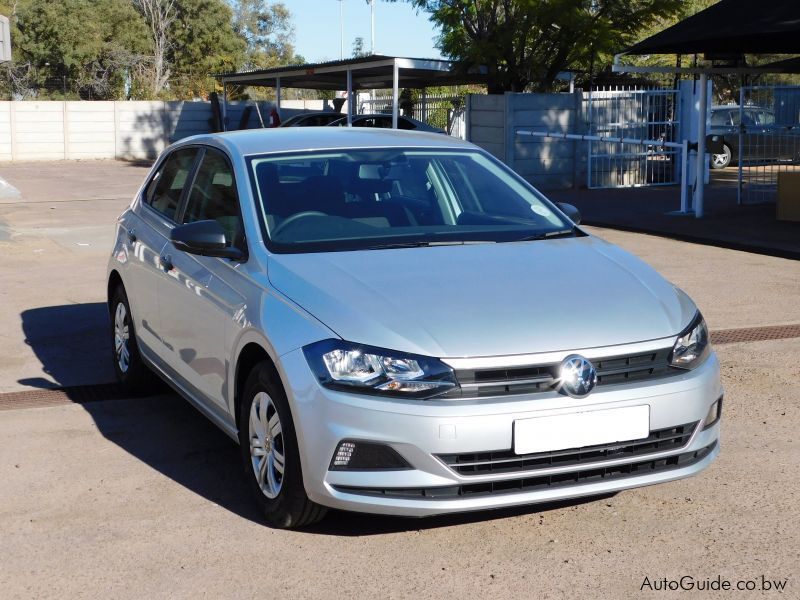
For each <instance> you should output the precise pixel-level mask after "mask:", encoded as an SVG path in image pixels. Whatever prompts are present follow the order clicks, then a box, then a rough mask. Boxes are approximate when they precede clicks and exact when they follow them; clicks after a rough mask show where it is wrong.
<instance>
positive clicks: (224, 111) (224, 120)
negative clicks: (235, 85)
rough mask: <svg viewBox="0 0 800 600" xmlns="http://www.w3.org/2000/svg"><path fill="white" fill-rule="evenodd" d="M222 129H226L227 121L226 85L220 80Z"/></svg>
mask: <svg viewBox="0 0 800 600" xmlns="http://www.w3.org/2000/svg"><path fill="white" fill-rule="evenodd" d="M221 112H222V123H221V125H222V131H227V129H228V127H227V123H228V85H227V84H226V83H225V80H224V79H223V80H222V111H221Z"/></svg>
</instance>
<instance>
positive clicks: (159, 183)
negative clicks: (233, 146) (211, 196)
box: [145, 148, 197, 221]
mask: <svg viewBox="0 0 800 600" xmlns="http://www.w3.org/2000/svg"><path fill="white" fill-rule="evenodd" d="M196 157H197V148H184V149H182V150H176V151H175V152H173V153H172V154H170V155H169V156H168V157H167V159H166V160H165V161H164V164H163V165H162V166H161V168H160V169H159V170H158V172H157V173H156V174H155V175H154V176H153V179H151V180H150V183H148V184H147V190H146V192H145V202H146V203H147V204H149V205H150V206H151V207H152V208H153V209H154V210H156V211H158V212H160V213H161V214H162V215H164V216H165V217H167V218H168V219H170V220H171V221H174V220H175V215H176V213H177V210H178V204H180V201H181V194H182V193H183V187H184V185H185V184H186V180H187V179H188V178H189V173H190V172H191V170H192V165H193V164H194V159H195V158H196Z"/></svg>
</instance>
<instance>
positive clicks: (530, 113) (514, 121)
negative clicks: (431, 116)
mask: <svg viewBox="0 0 800 600" xmlns="http://www.w3.org/2000/svg"><path fill="white" fill-rule="evenodd" d="M583 129H584V124H583V118H582V98H581V94H580V93H579V92H578V93H574V94H566V93H565V94H513V93H506V94H504V95H502V96H501V95H499V94H498V95H486V96H485V95H472V94H471V95H469V96H467V139H468V140H469V141H471V142H472V143H473V144H477V145H478V146H480V147H481V148H483V149H484V150H486V151H487V152H489V153H490V154H492V155H494V156H495V157H496V158H498V159H499V160H502V161H503V162H505V163H506V164H507V165H508V166H509V167H511V168H512V169H514V170H515V171H516V172H517V173H519V174H520V175H521V176H522V177H524V178H525V179H527V180H528V181H529V182H531V183H532V184H533V185H535V186H537V187H539V188H542V189H561V188H570V187H573V186H575V185H577V184H578V182H579V181H580V173H581V170H582V169H583V168H584V164H583V160H584V154H585V151H584V146H583V145H582V143H581V142H573V141H563V140H552V139H545V138H537V137H520V136H517V135H516V132H517V131H519V130H530V131H555V132H559V133H582V132H583Z"/></svg>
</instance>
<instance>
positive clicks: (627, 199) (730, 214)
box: [550, 168, 800, 259]
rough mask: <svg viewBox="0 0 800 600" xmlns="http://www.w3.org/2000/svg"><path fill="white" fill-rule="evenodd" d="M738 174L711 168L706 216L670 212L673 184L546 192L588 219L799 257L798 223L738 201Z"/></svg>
mask: <svg viewBox="0 0 800 600" xmlns="http://www.w3.org/2000/svg"><path fill="white" fill-rule="evenodd" d="M737 173H738V171H737V169H735V168H728V169H723V170H721V171H712V173H711V178H712V181H711V185H710V186H707V187H706V191H705V203H704V205H705V214H706V216H707V217H708V218H705V219H695V218H694V217H691V216H677V215H674V214H670V213H671V212H673V211H677V210H678V209H679V208H680V205H681V201H680V190H679V188H678V187H675V186H670V187H654V188H647V189H646V190H644V189H642V188H633V189H621V190H613V189H611V190H586V189H576V190H565V191H557V192H552V193H551V194H550V196H551V197H552V198H553V199H554V200H558V201H560V202H569V203H571V204H574V205H575V206H577V207H578V208H579V209H580V211H581V214H582V216H583V218H584V221H585V222H587V223H592V224H595V225H603V226H609V227H616V228H622V229H627V230H630V231H639V232H648V233H656V234H659V235H665V236H668V237H672V238H675V239H683V240H687V241H699V242H703V243H710V244H716V245H719V246H722V247H727V248H734V249H739V250H745V251H749V252H759V253H764V254H770V255H773V256H783V257H787V258H794V259H800V222H788V221H778V220H776V218H775V204H774V203H761V204H749V205H743V206H739V205H737V204H736V196H737V183H736V177H737Z"/></svg>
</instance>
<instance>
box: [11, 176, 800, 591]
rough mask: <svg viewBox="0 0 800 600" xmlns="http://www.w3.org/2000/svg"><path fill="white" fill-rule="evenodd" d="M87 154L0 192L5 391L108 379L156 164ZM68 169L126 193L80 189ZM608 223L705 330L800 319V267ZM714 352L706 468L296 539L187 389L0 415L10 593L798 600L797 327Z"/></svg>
mask: <svg viewBox="0 0 800 600" xmlns="http://www.w3.org/2000/svg"><path fill="white" fill-rule="evenodd" d="M84 166H85V165H84V164H82V163H59V164H58V165H46V166H44V165H42V166H40V165H37V167H36V169H35V173H36V177H37V178H38V181H37V183H36V186H37V187H36V190H34V191H33V192H29V193H31V194H32V195H33V194H39V195H38V196H34V197H35V198H39V200H40V201H34V202H23V203H21V204H14V205H11V204H9V205H0V223H1V224H2V229H0V232H6V234H7V236H6V239H5V240H4V241H3V239H2V238H0V282H2V285H1V286H0V392H3V391H5V392H9V391H18V390H25V389H29V390H30V389H32V388H35V387H48V386H50V387H52V386H54V385H55V384H60V385H76V384H87V383H102V382H104V381H107V380H109V379H110V374H111V373H110V370H109V369H110V367H109V366H108V358H107V357H108V352H109V350H108V346H107V340H106V338H105V337H104V335H105V334H104V327H105V322H104V319H105V318H106V317H105V313H104V308H103V304H102V302H103V299H104V298H103V294H104V281H103V276H104V269H105V260H106V253H107V252H108V250H109V248H110V243H111V230H112V229H111V224H112V223H113V220H114V218H115V216H116V215H117V214H118V213H119V212H120V211H121V210H122V208H123V207H124V206H125V204H126V203H127V198H129V197H130V195H131V193H132V190H133V189H134V188H135V187H136V185H137V184H138V182H139V181H140V180H141V177H143V174H144V171H143V170H142V169H141V168H140V167H132V166H128V165H118V164H114V163H103V164H100V165H96V166H97V167H98V168H97V169H87V170H85V171H83V172H82V173H83V174H82V175H76V174H75V173H77V171H80V170H81V169H84ZM15 168H17V167H14V169H15ZM12 170H13V169H8V168H5V167H3V168H1V169H0V175H2V176H3V177H6V178H8V179H9V180H10V181H11V182H12V183H13V184H14V185H15V186H17V187H19V188H20V189H21V190H23V193H25V189H26V181H23V180H22V179H20V177H19V176H17V177H15V173H12V172H11V171H12ZM32 172H33V171H29V172H28V173H29V174H30V173H32ZM99 172H102V173H104V174H103V175H102V176H98V175H97V173H99ZM16 174H18V172H17V173H16ZM28 176H29V175H26V177H28ZM83 177H86V178H91V177H96V179H97V180H95V181H94V182H93V183H92V184H91V185H89V184H88V183H84V179H83ZM71 178H74V180H76V181H77V180H80V181H81V182H82V185H84V186H86V187H90V188H91V189H92V190H93V191H94V192H96V194H97V195H96V196H95V197H97V198H112V199H108V200H96V201H83V200H81V199H80V194H76V193H75V192H74V190H72V189H71V187H70V186H69V185H67V184H65V183H64V182H68V181H70V180H71ZM122 178H129V181H128V182H127V183H126V184H125V185H120V182H121V181H122ZM104 182H106V183H108V185H109V187H108V188H105V187H104ZM28 189H32V188H28ZM107 189H109V190H112V191H111V192H109V191H107ZM114 190H116V191H114ZM59 198H60V199H63V200H65V201H62V202H59ZM594 231H595V232H596V233H598V234H600V235H602V236H603V237H605V238H607V239H609V240H610V241H613V242H615V243H619V244H621V245H622V246H624V247H626V248H627V249H629V250H631V251H633V252H635V253H637V254H639V255H640V256H641V257H642V258H644V259H645V260H647V261H648V262H650V263H651V264H653V265H654V266H656V267H657V268H658V269H659V270H660V271H661V272H662V273H664V274H665V275H666V276H667V277H668V278H669V279H671V280H672V281H674V282H675V283H676V284H677V285H680V286H681V287H683V288H684V289H685V290H686V291H687V292H689V294H691V295H692V296H693V297H694V298H695V299H696V300H697V302H698V304H699V305H700V307H701V308H702V309H703V311H704V313H705V314H706V316H707V318H708V321H709V323H710V325H711V327H712V328H713V329H732V328H740V327H750V326H759V325H779V324H791V323H795V324H796V323H800V302H798V301H797V299H798V298H799V297H800V263H798V262H796V261H789V260H785V259H779V258H773V257H769V256H762V255H753V254H746V253H742V252H736V251H731V250H726V249H721V248H713V247H705V246H698V245H693V244H687V243H683V242H676V241H672V240H668V239H664V238H658V237H651V236H645V235H636V234H630V233H623V232H616V231H611V230H594ZM85 243H88V244H89V246H82V245H79V244H85ZM718 352H719V355H720V359H721V361H722V364H723V378H724V384H725V387H726V404H725V410H724V421H723V442H722V444H723V445H722V453H721V455H720V457H719V459H718V460H717V461H716V462H715V463H714V465H712V467H711V468H710V469H708V470H707V471H705V472H704V473H703V474H701V475H700V476H698V477H695V478H692V479H688V480H684V481H680V482H674V483H670V484H665V485H661V486H654V487H650V488H644V489H639V490H634V491H628V492H623V493H620V494H617V495H616V496H613V497H608V498H604V499H600V500H594V501H589V502H582V503H571V504H570V503H567V504H561V505H551V506H538V507H529V508H525V509H520V510H513V511H501V512H493V513H484V514H478V515H467V516H454V517H447V518H437V519H428V520H408V519H399V518H386V517H372V516H363V515H355V514H348V513H341V512H334V513H332V514H330V515H329V517H328V518H327V519H326V520H325V521H324V522H323V523H321V524H319V525H317V526H316V527H314V528H312V529H309V530H306V531H301V532H282V531H275V530H271V529H268V528H266V527H264V526H263V525H262V524H261V523H260V521H259V518H258V515H257V514H256V513H255V511H254V509H253V506H252V504H251V503H250V501H249V498H248V496H247V490H246V488H245V485H244V482H243V480H242V478H241V477H240V475H239V469H240V467H239V462H238V455H237V450H236V447H235V446H234V444H233V443H232V442H230V441H229V440H228V438H226V437H225V436H224V435H223V434H222V433H220V432H219V431H217V430H216V429H215V428H214V427H213V426H212V425H211V424H210V423H208V422H207V421H206V420H205V419H204V418H203V417H202V416H200V415H199V413H197V412H196V411H194V410H193V409H192V408H191V407H189V406H188V405H187V404H186V403H184V402H183V401H181V400H179V399H177V398H176V397H175V396H173V395H163V396H158V397H153V398H146V399H138V400H108V401H95V402H88V403H85V404H71V405H58V406H51V407H46V408H25V409H17V410H3V411H2V413H0V415H1V417H2V418H0V482H2V484H0V590H2V593H0V595H1V596H2V597H3V598H49V597H53V598H55V597H59V598H64V597H66V598H73V597H75V598H80V597H85V598H142V597H159V598H160V597H170V598H188V597H198V596H199V597H212V598H216V597H230V598H256V597H259V598H261V597H265V596H266V597H276V598H339V597H354V598H362V597H363V598H405V597H412V596H413V597H421V598H444V597H454V596H458V597H469V598H483V597H488V596H490V595H491V596H492V597H497V598H514V599H521V598H598V599H609V600H619V599H627V598H641V597H644V598H648V597H652V598H658V597H665V594H664V593H659V592H649V591H647V590H646V589H645V590H644V591H641V587H642V584H643V582H644V580H645V577H647V578H649V580H650V581H651V582H654V581H656V580H659V581H660V580H661V579H663V578H665V577H666V578H669V579H677V578H679V577H681V576H684V575H688V576H692V577H694V578H695V579H696V580H704V579H712V580H714V579H716V577H717V576H721V577H722V578H723V579H729V580H731V581H733V582H735V581H737V580H740V579H741V580H750V579H752V580H755V581H756V584H757V585H758V586H759V589H760V586H761V577H762V575H763V576H765V577H766V578H767V579H770V580H779V581H783V580H785V579H787V578H788V580H789V581H788V583H787V586H788V587H787V590H786V591H785V592H784V593H783V594H782V595H781V594H777V593H775V592H769V593H764V594H761V593H760V592H753V593H747V592H740V593H736V594H730V593H729V594H725V593H722V594H718V593H713V592H712V593H709V592H704V593H700V594H692V593H689V592H684V593H683V594H680V593H678V595H680V596H681V597H689V598H691V597H701V598H728V597H731V596H733V597H743V598H747V597H773V596H774V597H786V598H797V597H800V581H798V580H797V577H798V565H799V564H800V509H798V506H800V479H798V477H797V475H796V471H797V465H798V458H800V453H799V452H798V437H797V435H798V434H797V431H798V430H800V414H799V411H798V400H799V399H800V366H798V365H800V340H799V339H798V338H790V339H783V340H773V341H760V342H750V343H732V344H726V345H722V346H719V347H718ZM666 595H669V594H666Z"/></svg>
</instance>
